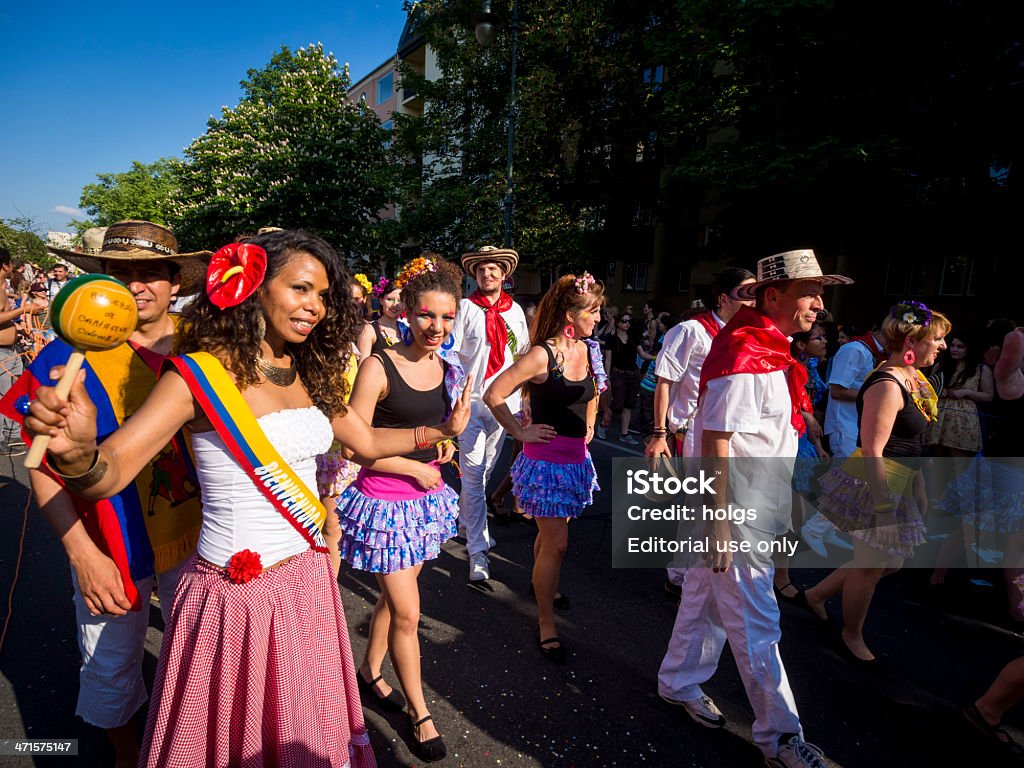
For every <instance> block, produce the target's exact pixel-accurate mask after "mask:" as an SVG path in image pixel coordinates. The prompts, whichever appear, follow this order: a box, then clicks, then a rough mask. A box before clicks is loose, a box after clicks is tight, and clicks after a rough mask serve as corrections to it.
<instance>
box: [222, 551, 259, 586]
mask: <svg viewBox="0 0 1024 768" xmlns="http://www.w3.org/2000/svg"><path fill="white" fill-rule="evenodd" d="M261 573H263V562H262V561H261V560H260V555H259V553H258V552H253V551H252V550H251V549H243V550H242V551H241V552H235V554H233V555H232V556H231V559H230V560H228V578H229V579H230V580H231V581H233V582H234V583H235V584H245V583H246V582H247V581H252V580H253V579H255V578H256V577H257V576H259V575H260V574H261Z"/></svg>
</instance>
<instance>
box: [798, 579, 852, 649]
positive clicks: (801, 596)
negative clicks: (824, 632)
mask: <svg viewBox="0 0 1024 768" xmlns="http://www.w3.org/2000/svg"><path fill="white" fill-rule="evenodd" d="M783 589H785V587H783ZM784 599H785V600H786V602H787V603H790V604H791V605H798V606H800V607H801V608H803V609H804V610H805V611H807V613H809V614H810V615H811V618H812V619H814V622H815V624H817V625H818V626H819V627H820V628H821V629H832V619H830V618H829V617H828V616H826V617H825V618H822V617H821V616H819V615H818V612H817V611H816V610H814V608H812V607H811V604H810V603H809V602H807V595H806V594H805V593H804V591H803V590H802V589H801V590H800V591H798V592H797V593H796V594H795V595H793V597H789V598H784ZM843 645H844V646H845V645H846V643H843Z"/></svg>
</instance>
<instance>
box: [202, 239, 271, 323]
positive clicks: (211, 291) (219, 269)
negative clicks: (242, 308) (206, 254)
mask: <svg viewBox="0 0 1024 768" xmlns="http://www.w3.org/2000/svg"><path fill="white" fill-rule="evenodd" d="M266 276H267V252H266V251H265V250H263V248H261V247H260V246H258V245H253V244H252V243H229V244H228V245H225V246H224V247H223V248H221V249H220V250H219V251H217V252H216V253H215V254H213V256H211V257H210V265H209V266H208V267H207V268H206V295H207V296H209V297H210V301H211V302H212V303H213V304H214V306H216V307H218V308H220V309H227V308H228V307H236V306H238V305H239V304H241V303H242V302H243V301H245V300H246V299H247V298H249V297H250V296H252V294H253V293H254V292H255V291H256V289H257V288H259V286H260V283H262V282H263V278H265V277H266Z"/></svg>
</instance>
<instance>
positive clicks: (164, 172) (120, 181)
mask: <svg viewBox="0 0 1024 768" xmlns="http://www.w3.org/2000/svg"><path fill="white" fill-rule="evenodd" d="M180 165H181V163H180V161H178V160H176V159H175V158H161V159H160V160H157V161H156V162H154V163H150V164H148V165H146V164H144V163H140V162H138V161H137V160H136V161H135V162H133V163H132V167H131V169H130V170H128V171H125V172H123V173H99V174H97V175H96V178H97V179H99V181H98V182H97V183H95V184H89V185H87V186H85V187H84V188H83V189H82V196H81V198H80V199H79V202H78V204H79V206H80V207H81V208H82V210H84V211H85V212H86V213H87V214H89V216H90V217H91V219H90V220H87V221H72V222H71V226H73V227H74V228H75V229H76V230H77V231H78V234H79V236H81V234H82V233H83V232H84V231H85V230H86V229H88V228H89V227H106V226H109V225H110V224H113V223H114V222H116V221H123V220H125V219H143V220H145V221H152V222H155V223H156V224H163V225H164V226H172V225H173V224H174V207H175V201H176V199H177V197H178V194H179V190H178V169H179V168H180Z"/></svg>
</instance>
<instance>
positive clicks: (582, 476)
mask: <svg viewBox="0 0 1024 768" xmlns="http://www.w3.org/2000/svg"><path fill="white" fill-rule="evenodd" d="M603 303H604V285H603V284H602V283H600V282H598V281H597V280H595V279H594V278H593V277H592V276H591V275H590V274H589V273H587V272H584V273H583V274H582V275H581V276H579V277H577V276H576V275H563V276H562V277H560V278H559V279H558V281H557V282H556V283H555V284H554V285H553V286H551V288H550V290H548V292H547V293H546V294H544V297H543V298H542V299H541V300H540V305H539V306H538V307H537V314H536V316H535V317H534V318H533V324H532V325H531V326H530V350H529V351H528V352H527V353H526V354H525V355H523V356H522V357H521V358H519V359H518V360H517V361H516V362H515V364H514V365H513V366H512V367H511V368H509V369H508V370H506V371H504V372H503V373H501V374H500V375H499V376H498V378H496V379H495V380H494V381H493V382H492V383H491V386H490V387H489V388H488V389H487V392H486V393H484V402H485V403H486V404H487V407H488V408H490V409H491V411H492V413H494V418H496V419H497V420H498V422H499V423H500V424H501V426H503V427H504V428H505V429H506V430H508V432H509V434H511V435H512V436H513V437H514V438H515V439H516V440H519V441H520V442H522V443H523V452H522V453H521V454H519V457H518V458H517V459H516V461H515V464H514V465H513V466H512V473H511V474H512V480H513V493H514V494H515V495H516V498H517V499H518V500H519V506H520V507H521V508H522V510H523V511H524V512H525V513H527V514H529V515H533V518H534V520H535V521H536V523H537V529H538V533H537V540H536V543H535V544H534V548H533V553H534V562H533V576H532V586H533V591H534V595H535V597H536V600H537V622H538V635H537V643H538V646H539V648H540V652H541V653H542V654H543V655H544V657H545V658H547V659H548V660H550V661H553V662H556V663H564V662H565V658H566V654H565V647H564V646H563V645H562V643H561V641H560V640H559V639H558V632H557V629H556V627H555V617H554V610H553V609H554V601H555V599H556V596H557V590H558V578H559V573H560V571H561V568H562V558H563V557H564V556H565V550H566V546H567V544H568V537H569V527H568V525H567V523H568V522H569V520H572V519H573V518H576V517H579V516H580V515H581V514H582V512H583V508H584V507H585V506H587V505H589V504H590V503H591V502H592V500H593V492H594V491H595V490H596V489H597V475H596V473H595V472H594V463H593V462H592V461H591V459H590V453H589V452H588V450H587V444H588V443H589V442H590V441H591V439H592V438H593V437H594V422H595V420H596V418H597V401H598V397H599V395H600V389H601V387H600V385H599V383H598V381H597V367H596V366H595V358H596V359H597V361H598V362H599V361H600V350H599V348H598V346H597V343H596V342H590V341H589V337H590V335H591V334H592V333H593V331H594V326H595V325H596V324H597V322H598V320H599V319H600V313H601V305H602V304H603ZM601 372H602V373H603V369H602V371H601ZM523 386H525V387H526V390H527V392H528V394H529V399H530V418H531V423H530V424H528V425H526V426H524V425H522V424H520V423H519V422H518V421H517V420H516V418H515V416H513V415H512V412H511V411H510V410H509V407H508V405H506V403H505V400H506V398H508V397H509V395H511V394H512V393H513V392H515V391H516V390H517V389H519V388H520V387H523Z"/></svg>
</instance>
